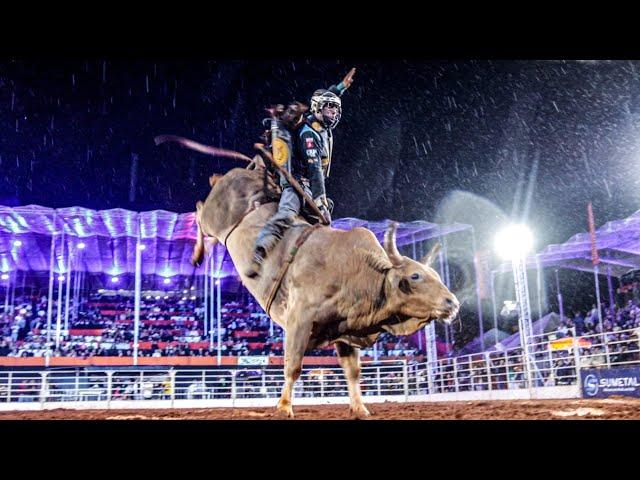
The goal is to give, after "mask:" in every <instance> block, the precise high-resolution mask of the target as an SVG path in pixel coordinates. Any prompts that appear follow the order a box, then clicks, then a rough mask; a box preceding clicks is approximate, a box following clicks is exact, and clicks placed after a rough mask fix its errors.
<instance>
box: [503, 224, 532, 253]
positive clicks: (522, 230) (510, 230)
mask: <svg viewBox="0 0 640 480" xmlns="http://www.w3.org/2000/svg"><path fill="white" fill-rule="evenodd" d="M532 247H533V235H532V234H531V230H529V228H528V227H527V226H526V225H522V224H514V225H509V226H508V227H506V228H504V229H503V230H501V231H500V232H498V234H497V235H496V240H495V248H496V251H497V252H498V254H499V255H500V256H501V257H502V258H504V259H505V260H517V259H521V258H524V257H526V255H527V253H528V252H529V251H530V250H531V248H532Z"/></svg>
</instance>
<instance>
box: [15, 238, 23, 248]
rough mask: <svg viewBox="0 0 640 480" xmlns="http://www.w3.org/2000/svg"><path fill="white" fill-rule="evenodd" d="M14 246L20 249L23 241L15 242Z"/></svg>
mask: <svg viewBox="0 0 640 480" xmlns="http://www.w3.org/2000/svg"><path fill="white" fill-rule="evenodd" d="M13 246H14V247H20V246H22V241H21V240H14V241H13Z"/></svg>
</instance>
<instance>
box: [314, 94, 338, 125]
mask: <svg viewBox="0 0 640 480" xmlns="http://www.w3.org/2000/svg"><path fill="white" fill-rule="evenodd" d="M328 103H332V104H335V105H337V106H338V111H337V112H336V116H335V117H334V119H333V120H329V119H326V118H324V116H323V115H322V109H323V108H324V107H325V105H327V104H328ZM311 112H312V113H315V114H318V115H321V116H322V121H323V122H324V124H325V126H326V127H327V128H329V129H331V128H335V126H336V125H338V122H339V121H340V117H341V116H342V102H341V101H340V97H339V96H338V95H336V94H335V93H333V92H329V91H326V90H325V91H319V92H316V93H315V94H314V95H313V97H311Z"/></svg>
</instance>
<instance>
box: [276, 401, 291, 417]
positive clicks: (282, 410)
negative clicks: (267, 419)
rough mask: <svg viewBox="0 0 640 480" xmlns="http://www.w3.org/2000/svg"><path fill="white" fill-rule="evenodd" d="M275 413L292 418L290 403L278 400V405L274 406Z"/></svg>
mask: <svg viewBox="0 0 640 480" xmlns="http://www.w3.org/2000/svg"><path fill="white" fill-rule="evenodd" d="M276 414H277V415H278V416H281V417H286V418H294V416H293V407H292V406H291V403H284V402H282V401H279V402H278V406H277V407H276Z"/></svg>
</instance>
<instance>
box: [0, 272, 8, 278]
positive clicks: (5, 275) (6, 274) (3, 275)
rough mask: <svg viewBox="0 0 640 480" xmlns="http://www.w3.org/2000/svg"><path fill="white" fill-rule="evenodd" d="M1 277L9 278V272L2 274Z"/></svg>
mask: <svg viewBox="0 0 640 480" xmlns="http://www.w3.org/2000/svg"><path fill="white" fill-rule="evenodd" d="M0 279H2V280H9V274H8V273H3V274H2V275H0Z"/></svg>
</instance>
